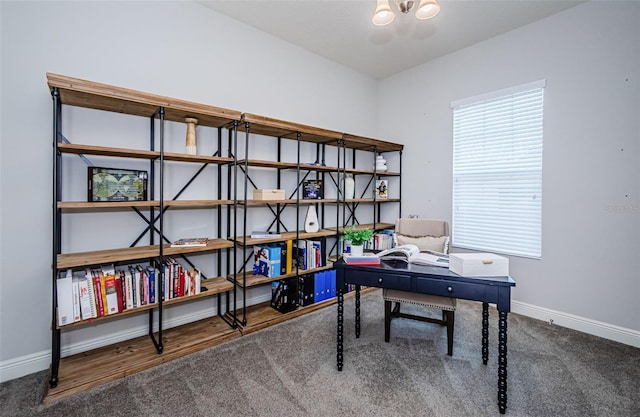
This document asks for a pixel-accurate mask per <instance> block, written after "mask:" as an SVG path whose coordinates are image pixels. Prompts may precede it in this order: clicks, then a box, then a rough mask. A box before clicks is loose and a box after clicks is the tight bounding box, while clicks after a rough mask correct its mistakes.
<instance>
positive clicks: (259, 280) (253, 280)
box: [229, 262, 333, 288]
mask: <svg viewBox="0 0 640 417" xmlns="http://www.w3.org/2000/svg"><path fill="white" fill-rule="evenodd" d="M331 268H333V263H332V262H329V263H328V264H327V265H326V266H322V267H320V268H312V269H300V270H298V274H296V272H295V271H294V272H292V273H290V274H283V275H278V276H277V277H265V276H264V275H252V274H249V273H248V274H247V276H246V277H245V281H244V285H243V283H242V275H243V274H242V273H239V274H233V275H230V276H229V279H230V280H231V281H232V282H235V283H236V284H238V286H239V287H241V288H242V287H244V288H249V287H255V286H258V285H263V284H267V283H269V282H273V281H278V280H281V279H286V278H293V277H295V276H297V275H305V274H313V273H314V272H320V271H325V270H327V269H331Z"/></svg>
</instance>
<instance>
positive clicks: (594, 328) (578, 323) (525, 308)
mask: <svg viewBox="0 0 640 417" xmlns="http://www.w3.org/2000/svg"><path fill="white" fill-rule="evenodd" d="M511 312H512V313H517V314H522V315H523V316H527V317H531V318H534V319H538V320H542V321H546V322H547V323H551V324H555V325H558V326H562V327H566V328H568V329H572V330H577V331H579V332H583V333H587V334H591V335H594V336H598V337H602V338H604V339H609V340H613V341H616V342H620V343H624V344H625V345H630V346H634V347H637V348H640V332H639V331H637V330H632V329H627V328H624V327H620V326H615V325H613V324H608V323H603V322H600V321H596V320H591V319H586V318H584V317H579V316H574V315H573V314H567V313H563V312H560V311H554V310H550V309H548V308H542V307H537V306H534V305H531V304H527V303H522V302H520V301H511Z"/></svg>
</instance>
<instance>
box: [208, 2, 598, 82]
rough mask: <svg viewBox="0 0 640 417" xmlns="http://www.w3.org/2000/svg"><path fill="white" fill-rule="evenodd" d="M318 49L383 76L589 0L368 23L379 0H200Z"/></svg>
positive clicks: (492, 5)
mask: <svg viewBox="0 0 640 417" xmlns="http://www.w3.org/2000/svg"><path fill="white" fill-rule="evenodd" d="M197 1H198V3H201V4H203V5H204V6H206V7H208V8H210V9H212V10H215V11H216V12H219V13H221V14H224V15H226V16H229V17H231V18H233V19H236V20H238V21H241V22H244V23H246V24H247V25H250V26H253V27H255V28H257V29H259V30H261V31H263V32H266V33H269V34H271V35H273V36H275V37H277V38H280V39H282V40H284V41H287V42H290V43H293V44H295V45H298V46H300V47H302V48H304V49H306V50H308V51H310V52H313V53H314V54H317V55H320V56H323V57H325V58H327V59H329V60H331V61H334V62H337V63H339V64H342V65H345V66H347V67H350V68H352V69H354V70H356V71H359V72H362V73H364V74H367V75H369V76H371V77H373V78H376V79H381V78H386V77H388V76H391V75H393V74H396V73H398V72H401V71H403V70H406V69H408V68H411V67H414V66H416V65H420V64H422V63H425V62H427V61H429V60H432V59H434V58H437V57H440V56H443V55H446V54H448V53H451V52H454V51H456V50H459V49H462V48H465V47H467V46H470V45H473V44H475V43H478V42H481V41H483V40H486V39H489V38H492V37H494V36H497V35H500V34H502V33H505V32H508V31H510V30H513V29H515V28H518V27H521V26H524V25H527V24H529V23H531V22H535V21H536V20H540V19H542V18H545V17H547V16H550V15H553V14H555V13H559V12H561V11H563V10H566V9H568V8H571V7H574V6H576V5H578V4H581V3H584V2H585V1H570V0H439V2H440V5H441V11H440V14H438V15H437V16H436V17H435V18H433V19H430V20H418V19H416V18H415V16H413V13H409V14H402V13H400V11H399V10H398V9H397V7H396V5H395V4H393V0H390V3H392V4H391V8H392V9H393V10H394V12H395V13H396V18H395V20H394V21H393V22H392V23H391V24H390V25H388V26H384V27H377V26H374V25H373V24H372V23H371V16H372V15H373V12H374V10H375V8H376V0H342V1H336V0H289V1H283V0H197ZM418 1H419V0H418Z"/></svg>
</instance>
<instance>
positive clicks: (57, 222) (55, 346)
mask: <svg viewBox="0 0 640 417" xmlns="http://www.w3.org/2000/svg"><path fill="white" fill-rule="evenodd" d="M51 96H52V100H53V129H52V131H53V189H52V194H53V202H54V203H53V215H52V229H53V239H52V240H53V243H52V256H51V268H52V303H51V305H52V313H51V317H52V325H51V327H52V340H51V346H52V348H51V351H52V357H51V374H50V380H49V385H50V386H51V387H52V388H53V387H56V386H57V384H58V374H59V367H60V359H61V358H60V356H61V329H60V328H59V326H58V325H57V320H56V317H57V307H58V302H57V278H58V276H59V273H60V270H59V269H58V267H57V258H58V255H60V254H61V248H62V209H61V208H59V207H58V203H59V202H61V200H62V165H63V158H62V152H61V151H60V150H59V148H58V144H59V143H70V142H69V140H68V139H67V138H65V137H64V135H63V134H62V101H61V99H60V91H59V88H58V87H53V88H52V91H51ZM164 115H165V108H164V107H162V106H160V107H158V108H157V110H156V111H155V112H154V113H153V114H152V115H150V116H149V119H150V127H149V149H150V150H151V151H155V138H156V122H158V142H159V147H160V149H159V156H158V157H157V158H155V159H150V160H149V184H151V186H150V187H149V188H150V189H149V198H150V200H154V199H155V187H154V184H155V177H156V162H158V169H157V171H158V175H159V182H158V184H159V198H158V200H159V207H158V209H157V213H156V208H155V207H153V206H150V207H149V208H148V210H149V215H148V216H146V215H145V214H144V213H142V212H141V211H140V210H139V209H138V208H137V207H130V208H131V209H132V210H133V211H134V212H136V213H137V214H138V215H139V216H140V217H141V219H142V220H143V221H144V222H145V223H146V224H147V227H146V228H145V229H144V230H143V231H142V232H141V233H140V234H139V236H138V237H137V238H135V239H134V241H133V242H132V243H131V244H130V247H134V246H136V245H137V244H138V243H139V242H140V241H141V240H142V239H143V238H144V236H145V235H146V234H147V233H149V244H150V245H154V244H155V235H156V234H157V235H158V237H159V240H160V242H159V243H160V244H159V245H158V247H159V249H158V256H157V257H152V258H150V259H149V260H148V261H149V263H150V264H155V265H158V266H159V268H158V269H159V271H160V279H161V280H162V279H163V277H164V269H163V268H162V265H163V264H164V249H163V245H162V243H163V242H164V243H171V240H170V239H169V238H168V237H167V236H166V235H165V234H164V214H165V212H166V211H167V210H168V209H169V208H170V207H169V206H166V205H165V199H164V193H165V190H164V183H165V181H164V175H165V172H164V167H165V166H164V164H165V159H164V155H165V151H164V141H165V132H164V126H165V117H164ZM224 129H226V130H227V132H228V149H229V157H231V158H232V161H231V162H230V163H227V164H226V165H227V168H226V169H227V187H226V197H227V199H230V198H231V194H232V189H231V185H232V182H231V177H232V175H233V176H234V177H236V178H237V158H236V155H237V152H236V151H237V148H234V151H233V152H232V151H231V145H232V144H234V146H236V144H237V129H238V122H237V121H233V122H230V123H228V124H226V125H223V126H220V127H218V128H217V151H216V152H215V153H214V155H213V156H222V155H221V149H222V136H223V130H224ZM77 156H78V157H80V158H81V159H82V160H83V161H84V162H85V163H87V164H89V165H93V164H92V163H91V161H90V160H89V159H88V158H87V157H86V156H85V155H82V154H78V155H77ZM208 165H210V163H203V164H202V165H201V166H200V168H199V169H198V170H197V171H196V172H195V173H194V174H193V175H192V177H191V178H190V179H189V180H188V181H187V182H186V183H185V184H184V185H183V187H182V188H181V189H180V190H179V191H178V192H177V193H176V194H175V196H174V197H173V198H172V201H173V200H177V199H178V198H179V197H180V195H181V194H182V193H183V192H184V191H185V190H186V189H187V188H188V187H189V186H190V185H191V184H192V183H193V181H194V180H195V179H196V178H197V177H198V176H199V175H200V174H201V173H202V172H203V171H204V169H205V168H206V167H207V166H208ZM216 165H217V182H218V183H217V193H218V199H219V200H221V199H222V197H223V191H222V173H223V165H225V164H223V163H217V164H216ZM237 203H238V199H237V192H236V190H235V187H234V190H233V204H227V205H226V208H227V233H226V236H231V222H230V221H229V218H230V217H231V216H232V217H233V218H234V219H235V218H236V217H237ZM215 209H216V210H218V215H217V238H219V239H220V238H222V219H221V213H220V211H221V210H222V208H221V207H219V206H216V207H215ZM156 224H158V226H156ZM233 233H235V228H234V231H233ZM236 247H237V243H236V239H235V235H234V253H235V252H236ZM223 250H224V249H216V250H215V252H216V254H217V257H218V265H217V273H218V276H223V275H224V274H228V272H229V270H230V268H231V267H230V256H229V250H228V249H227V250H226V254H227V262H226V272H223V267H222V262H221V256H222V251H223ZM180 257H181V258H182V259H183V260H185V262H187V263H188V264H189V265H190V266H192V267H195V266H194V264H193V263H192V262H191V261H190V260H189V258H188V256H186V255H185V254H182V255H180ZM233 262H234V264H233V269H234V270H235V268H236V260H235V257H234V260H233ZM202 277H203V279H206V276H204V275H203V276H202ZM161 282H162V281H161ZM232 291H233V307H232V306H231V303H230V293H229V292H230V291H225V292H224V297H225V303H224V306H225V310H226V311H225V312H224V313H223V310H222V306H223V303H222V297H223V294H222V293H218V294H217V305H216V311H217V315H218V316H219V317H221V319H222V320H224V321H225V322H226V323H227V324H229V325H230V326H231V327H234V328H235V327H236V326H237V323H236V322H235V321H234V320H233V321H232V320H229V319H228V317H227V315H228V313H229V312H230V311H232V309H233V311H235V309H236V288H235V286H234V288H233V290H232ZM157 304H158V305H157V307H156V308H152V309H149V310H148V319H149V324H148V335H149V338H150V340H151V342H152V343H153V345H154V347H155V348H156V352H157V353H158V354H161V353H162V352H163V350H164V346H163V342H162V340H163V338H162V332H163V301H162V297H158V302H157ZM155 309H157V311H158V331H157V337H156V336H155V335H154V332H153V327H154V316H153V313H154V310H155ZM115 317H117V316H115Z"/></svg>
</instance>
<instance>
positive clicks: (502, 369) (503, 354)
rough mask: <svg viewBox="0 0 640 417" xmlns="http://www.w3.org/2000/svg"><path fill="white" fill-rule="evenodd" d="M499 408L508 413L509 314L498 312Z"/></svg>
mask: <svg viewBox="0 0 640 417" xmlns="http://www.w3.org/2000/svg"><path fill="white" fill-rule="evenodd" d="M498 314H499V316H500V317H499V319H498V408H499V409H500V414H504V413H505V411H507V312H506V311H500V312H498Z"/></svg>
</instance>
